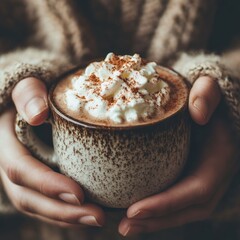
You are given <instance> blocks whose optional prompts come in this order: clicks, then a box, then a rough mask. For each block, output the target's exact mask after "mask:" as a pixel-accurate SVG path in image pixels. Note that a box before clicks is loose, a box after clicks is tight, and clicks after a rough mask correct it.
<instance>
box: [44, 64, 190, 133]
mask: <svg viewBox="0 0 240 240" xmlns="http://www.w3.org/2000/svg"><path fill="white" fill-rule="evenodd" d="M86 65H87V64H85V65H81V66H77V67H74V68H72V69H70V70H69V71H67V72H65V73H63V74H62V75H60V76H59V77H58V78H57V79H56V82H55V83H54V84H53V85H52V86H51V87H50V91H49V93H48V102H49V105H50V108H51V111H54V112H55V113H56V114H57V115H58V116H60V117H61V118H62V119H64V120H66V121H68V122H70V123H73V124H75V125H77V126H82V127H85V128H91V129H102V130H103V129H106V130H129V129H140V128H147V127H151V126H155V125H159V124H163V123H166V122H167V121H169V120H171V119H172V118H174V117H176V115H178V114H180V113H182V112H183V111H184V110H187V108H188V107H187V103H188V97H189V84H188V83H187V82H186V80H185V79H184V77H182V76H181V75H180V74H179V73H178V72H176V71H175V70H173V69H171V68H168V67H165V66H162V65H158V68H160V69H161V70H163V71H164V72H165V73H166V72H167V73H168V74H171V76H175V77H176V78H178V80H179V81H180V82H181V84H182V86H183V89H184V90H185V91H184V100H183V101H182V104H181V106H180V107H179V108H178V109H177V110H176V111H174V112H172V113H171V114H169V115H168V116H166V117H164V118H160V119H159V118H156V120H151V121H146V122H140V123H137V124H134V123H133V124H132V125H131V123H130V125H119V126H118V125H110V124H109V125H103V124H94V123H92V122H87V121H82V120H79V119H75V118H74V117H71V116H69V115H67V114H66V113H64V112H63V111H62V110H61V109H60V108H59V107H58V106H57V104H56V103H55V101H54V100H53V92H54V89H55V87H56V86H57V85H58V83H59V82H60V81H61V80H63V79H64V78H65V77H68V76H70V75H72V74H74V73H75V72H77V71H79V70H82V69H84V67H86ZM163 80H164V79H163ZM165 80H166V79H165Z"/></svg>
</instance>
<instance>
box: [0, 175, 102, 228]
mask: <svg viewBox="0 0 240 240" xmlns="http://www.w3.org/2000/svg"><path fill="white" fill-rule="evenodd" d="M2 179H3V182H4V187H5V189H6V192H7V194H8V196H9V198H10V199H11V200H12V202H13V204H14V205H15V207H16V208H17V209H18V210H19V211H21V212H23V213H27V214H33V215H35V216H41V217H43V218H45V219H49V220H51V221H57V222H63V223H68V224H84V225H91V226H101V225H103V224H104V221H105V219H104V213H103V211H102V210H101V209H100V208H99V207H97V206H94V205H92V204H85V205H82V206H73V205H70V204H66V203H64V202H61V201H58V200H55V199H51V198H48V197H46V196H44V195H42V194H41V193H39V192H35V191H33V190H30V189H27V188H25V187H20V186H18V185H16V184H13V183H12V182H11V181H9V179H8V177H7V176H6V175H5V174H4V173H3V174H2Z"/></svg>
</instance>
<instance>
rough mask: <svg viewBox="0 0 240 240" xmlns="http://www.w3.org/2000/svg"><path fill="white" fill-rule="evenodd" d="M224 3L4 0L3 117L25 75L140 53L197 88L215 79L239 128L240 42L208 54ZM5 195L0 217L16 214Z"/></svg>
mask: <svg viewBox="0 0 240 240" xmlns="http://www.w3.org/2000/svg"><path fill="white" fill-rule="evenodd" d="M218 2H219V1H217V0H208V1H203V0H138V1H133V0H88V1H81V0H1V7H0V112H2V111H3V110H4V108H5V107H7V105H8V103H10V101H11V91H12V89H13V87H14V86H15V84H16V83H17V82H19V81H20V80H22V79H23V78H26V77H29V76H34V77H37V78H40V79H41V80H42V81H44V82H45V83H46V84H51V83H52V82H53V81H54V80H55V79H56V77H57V76H59V75H60V74H61V73H63V72H65V71H67V70H68V69H70V68H71V67H73V66H76V65H79V64H81V63H83V62H84V61H87V60H90V59H92V58H95V57H101V56H104V55H105V54H106V53H108V52H110V51H112V52H116V53H118V54H126V53H127V54H132V53H135V52H136V53H140V54H141V55H142V56H144V57H146V58H147V59H149V60H151V61H156V62H157V63H159V64H163V65H166V66H171V67H173V68H174V69H176V70H177V71H179V72H180V73H181V74H182V75H184V76H185V77H186V79H188V80H189V81H190V82H191V83H193V82H194V80H196V79H197V78H198V77H199V76H201V75H209V76H212V77H214V78H215V79H216V81H218V83H219V85H220V87H221V89H222V93H223V96H224V100H225V102H226V103H227V106H228V108H229V112H230V115H231V116H232V119H233V122H234V124H235V127H236V129H237V131H239V130H240V87H239V85H240V84H239V82H238V79H240V45H237V44H236V45H235V46H234V47H231V46H230V47H229V48H228V49H222V51H221V53H220V54H221V56H220V55H214V54H204V51H205V50H207V46H208V42H209V38H210V35H211V31H212V30H213V26H214V25H213V23H214V19H215V12H216V8H217V6H218ZM222 2H224V1H222ZM226 2H227V1H226ZM223 33H224V32H223ZM189 52H191V54H189ZM0 188H1V187H0ZM0 195H1V196H0V212H2V213H4V212H5V213H6V212H10V210H11V209H12V208H11V205H10V204H9V202H8V201H7V198H6V196H5V195H4V194H3V193H2V194H0Z"/></svg>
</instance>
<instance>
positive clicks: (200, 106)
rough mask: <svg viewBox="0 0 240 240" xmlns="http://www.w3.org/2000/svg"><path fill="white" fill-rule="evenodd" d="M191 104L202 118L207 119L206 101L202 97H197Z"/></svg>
mask: <svg viewBox="0 0 240 240" xmlns="http://www.w3.org/2000/svg"><path fill="white" fill-rule="evenodd" d="M193 106H194V107H195V108H196V109H197V110H198V111H199V112H200V113H201V115H202V117H203V119H204V120H208V110H209V109H208V103H207V101H206V100H205V99H204V98H202V97H197V98H196V99H195V100H194V102H193Z"/></svg>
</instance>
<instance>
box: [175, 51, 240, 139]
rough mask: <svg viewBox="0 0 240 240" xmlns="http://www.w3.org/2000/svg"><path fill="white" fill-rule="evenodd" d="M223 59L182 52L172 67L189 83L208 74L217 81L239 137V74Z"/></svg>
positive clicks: (210, 55) (212, 55) (215, 56)
mask: <svg viewBox="0 0 240 240" xmlns="http://www.w3.org/2000/svg"><path fill="white" fill-rule="evenodd" d="M223 62H224V59H222V58H221V57H220V56H217V55H214V54H209V55H207V54H203V53H200V54H198V55H190V54H185V53H184V54H182V55H181V56H180V58H179V59H178V61H177V62H176V63H175V64H174V66H173V68H174V69H175V70H176V71H178V72H179V73H180V74H182V75H183V76H184V77H185V78H186V79H187V80H188V81H189V82H190V83H191V84H193V83H194V81H195V80H196V79H197V78H199V77H200V76H210V77H212V78H214V79H216V81H217V82H218V84H219V86H220V89H221V92H222V96H223V99H224V101H225V105H226V106H227V109H228V113H229V117H230V119H231V120H232V122H233V125H234V129H235V130H236V133H237V136H238V137H240V94H239V93H240V81H239V80H240V76H237V75H236V74H235V73H234V71H232V70H230V69H229V68H227V67H226V66H225V64H224V63H223Z"/></svg>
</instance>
